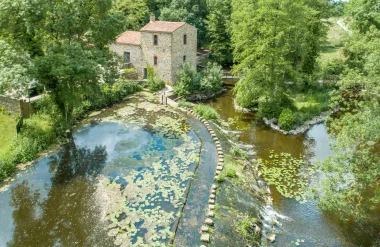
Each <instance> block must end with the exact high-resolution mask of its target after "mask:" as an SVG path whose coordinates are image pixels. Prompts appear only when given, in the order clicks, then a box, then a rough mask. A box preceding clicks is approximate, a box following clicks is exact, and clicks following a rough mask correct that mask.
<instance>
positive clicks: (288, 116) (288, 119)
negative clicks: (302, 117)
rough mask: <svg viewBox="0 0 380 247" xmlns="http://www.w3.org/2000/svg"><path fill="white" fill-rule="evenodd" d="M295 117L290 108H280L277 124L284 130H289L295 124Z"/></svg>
mask: <svg viewBox="0 0 380 247" xmlns="http://www.w3.org/2000/svg"><path fill="white" fill-rule="evenodd" d="M296 122H297V119H296V116H295V114H294V113H293V111H292V110H290V109H288V108H286V109H284V110H282V112H281V115H280V117H279V118H278V124H279V125H280V127H281V128H282V129H284V130H287V131H289V130H291V129H292V128H293V127H294V125H295V124H296Z"/></svg>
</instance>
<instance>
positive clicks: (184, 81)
mask: <svg viewBox="0 0 380 247" xmlns="http://www.w3.org/2000/svg"><path fill="white" fill-rule="evenodd" d="M197 82H198V80H197V72H196V71H195V69H194V68H192V67H191V66H190V65H189V64H187V63H184V64H183V65H182V67H181V69H180V70H179V71H178V72H177V81H176V83H175V85H174V92H175V93H176V94H177V95H179V96H187V95H190V94H191V93H192V92H193V91H194V90H196V89H197V88H198V87H199V85H198V84H199V83H197Z"/></svg>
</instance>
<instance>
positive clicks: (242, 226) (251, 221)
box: [235, 215, 260, 240]
mask: <svg viewBox="0 0 380 247" xmlns="http://www.w3.org/2000/svg"><path fill="white" fill-rule="evenodd" d="M256 224H257V219H256V218H251V217H249V216H248V215H246V216H244V218H243V219H242V220H241V221H239V223H237V224H236V225H235V226H236V231H237V232H238V233H239V234H241V235H242V236H244V237H245V238H247V239H250V240H254V239H255V237H256V238H257V237H260V236H256V231H255V228H256Z"/></svg>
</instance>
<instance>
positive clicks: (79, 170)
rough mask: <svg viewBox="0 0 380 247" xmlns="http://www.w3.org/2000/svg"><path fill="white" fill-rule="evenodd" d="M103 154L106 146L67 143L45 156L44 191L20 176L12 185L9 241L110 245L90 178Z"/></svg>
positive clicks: (103, 159) (101, 164) (13, 243)
mask: <svg viewBox="0 0 380 247" xmlns="http://www.w3.org/2000/svg"><path fill="white" fill-rule="evenodd" d="M106 160H107V152H106V149H105V147H96V148H95V149H94V150H89V149H85V148H81V149H77V148H76V147H75V144H74V143H73V142H71V143H69V144H67V145H66V146H65V147H64V148H63V149H62V150H60V151H59V152H58V154H57V155H56V156H54V157H52V158H51V160H50V162H49V166H50V173H52V177H51V187H50V188H47V189H48V194H47V195H46V197H44V198H41V196H40V193H39V190H33V186H31V185H30V184H29V183H28V181H26V180H24V181H23V182H21V183H20V184H18V185H16V186H15V187H13V188H12V190H11V201H10V205H11V206H12V207H14V211H13V220H14V232H13V240H12V241H10V242H9V243H8V244H7V245H8V246H12V247H13V246H14V247H16V246H111V245H112V240H111V239H110V238H109V237H108V236H107V234H106V231H104V225H103V223H102V222H101V219H100V217H99V214H100V209H99V208H98V207H97V206H96V205H97V204H96V197H95V192H96V183H95V182H94V178H95V177H96V176H97V175H98V174H99V173H100V172H101V170H102V168H103V167H104V165H105V163H106Z"/></svg>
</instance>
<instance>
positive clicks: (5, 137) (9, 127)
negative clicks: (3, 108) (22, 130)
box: [0, 112, 17, 158]
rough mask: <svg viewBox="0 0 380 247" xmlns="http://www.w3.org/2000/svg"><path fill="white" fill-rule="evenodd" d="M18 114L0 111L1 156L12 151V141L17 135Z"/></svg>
mask: <svg viewBox="0 0 380 247" xmlns="http://www.w3.org/2000/svg"><path fill="white" fill-rule="evenodd" d="M16 123H17V121H16V116H14V115H8V114H5V113H3V112H0V143H1V145H0V158H1V157H4V155H5V154H7V153H8V152H9V151H10V146H11V142H12V139H13V137H14V136H16Z"/></svg>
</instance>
